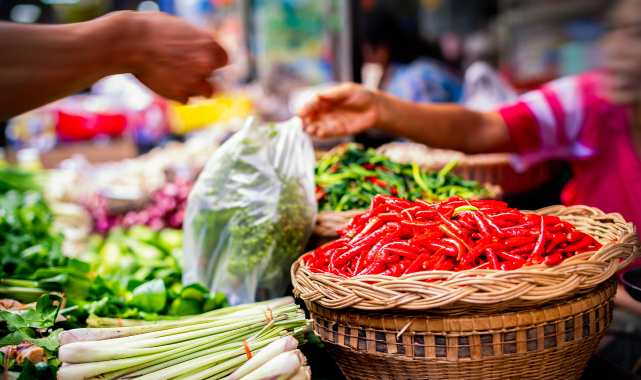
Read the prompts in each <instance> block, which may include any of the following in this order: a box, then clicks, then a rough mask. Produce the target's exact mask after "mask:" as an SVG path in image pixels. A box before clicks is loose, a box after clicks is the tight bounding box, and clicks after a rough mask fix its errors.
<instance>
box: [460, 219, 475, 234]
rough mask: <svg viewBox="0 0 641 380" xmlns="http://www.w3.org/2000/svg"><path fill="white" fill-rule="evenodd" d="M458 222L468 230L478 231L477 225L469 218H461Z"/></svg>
mask: <svg viewBox="0 0 641 380" xmlns="http://www.w3.org/2000/svg"><path fill="white" fill-rule="evenodd" d="M458 221H459V223H461V225H462V226H463V227H465V228H467V229H468V230H472V231H477V228H476V225H475V224H473V223H471V221H470V220H469V219H468V218H460V219H459V220H458Z"/></svg>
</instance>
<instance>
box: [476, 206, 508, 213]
mask: <svg viewBox="0 0 641 380" xmlns="http://www.w3.org/2000/svg"><path fill="white" fill-rule="evenodd" d="M506 210H509V209H508V208H505V207H479V211H482V212H484V213H486V214H493V213H501V212H505V211H506Z"/></svg>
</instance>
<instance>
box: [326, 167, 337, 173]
mask: <svg viewBox="0 0 641 380" xmlns="http://www.w3.org/2000/svg"><path fill="white" fill-rule="evenodd" d="M339 168H340V167H339V166H338V165H332V166H330V167H329V169H327V171H328V172H330V173H336V171H337V170H338V169H339Z"/></svg>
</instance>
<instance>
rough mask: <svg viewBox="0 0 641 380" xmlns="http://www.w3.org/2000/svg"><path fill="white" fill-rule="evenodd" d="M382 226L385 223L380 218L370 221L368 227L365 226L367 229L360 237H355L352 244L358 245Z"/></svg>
mask: <svg viewBox="0 0 641 380" xmlns="http://www.w3.org/2000/svg"><path fill="white" fill-rule="evenodd" d="M382 225H383V221H382V220H380V219H379V218H372V219H370V221H369V222H367V225H365V228H363V230H362V231H361V232H360V233H359V234H358V235H356V236H354V238H353V239H352V240H351V241H350V244H352V245H354V244H356V243H358V241H359V240H361V239H363V238H365V237H366V236H367V235H369V234H370V233H372V232H373V231H375V230H376V229H377V228H379V227H380V226H382Z"/></svg>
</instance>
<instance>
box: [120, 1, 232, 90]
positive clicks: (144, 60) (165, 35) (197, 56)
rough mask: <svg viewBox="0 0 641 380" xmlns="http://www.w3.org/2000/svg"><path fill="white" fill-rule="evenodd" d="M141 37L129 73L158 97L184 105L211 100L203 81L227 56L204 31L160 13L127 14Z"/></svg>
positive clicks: (205, 80) (221, 65)
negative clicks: (192, 99) (200, 98)
mask: <svg viewBox="0 0 641 380" xmlns="http://www.w3.org/2000/svg"><path fill="white" fill-rule="evenodd" d="M131 16H132V17H133V18H135V19H136V21H137V24H138V26H139V28H140V29H139V30H140V32H141V34H142V36H141V37H142V40H143V41H141V42H144V43H143V44H138V46H139V47H141V50H142V51H141V52H140V53H141V54H140V55H139V59H137V61H136V62H135V66H134V72H133V74H134V75H135V76H136V77H137V78H138V79H139V80H140V81H141V82H142V83H144V84H145V85H146V86H147V87H149V88H150V89H151V90H153V91H155V92H157V93H158V94H160V95H162V96H164V97H167V98H170V99H173V100H177V101H179V102H181V103H186V102H187V100H188V98H189V97H190V96H199V95H200V96H204V97H211V96H212V93H213V88H212V86H211V84H209V82H207V78H208V77H209V76H210V75H211V74H212V72H213V71H214V70H216V69H219V68H221V67H223V66H225V65H226V64H227V53H226V52H225V50H223V48H221V47H220V45H218V44H217V43H216V41H214V39H213V38H212V37H211V35H209V33H207V32H206V31H204V30H200V29H197V28H194V27H193V26H191V25H189V24H188V23H187V22H185V21H183V20H182V19H180V18H178V17H174V16H170V15H167V14H164V13H161V12H142V13H136V14H132V15H131Z"/></svg>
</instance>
